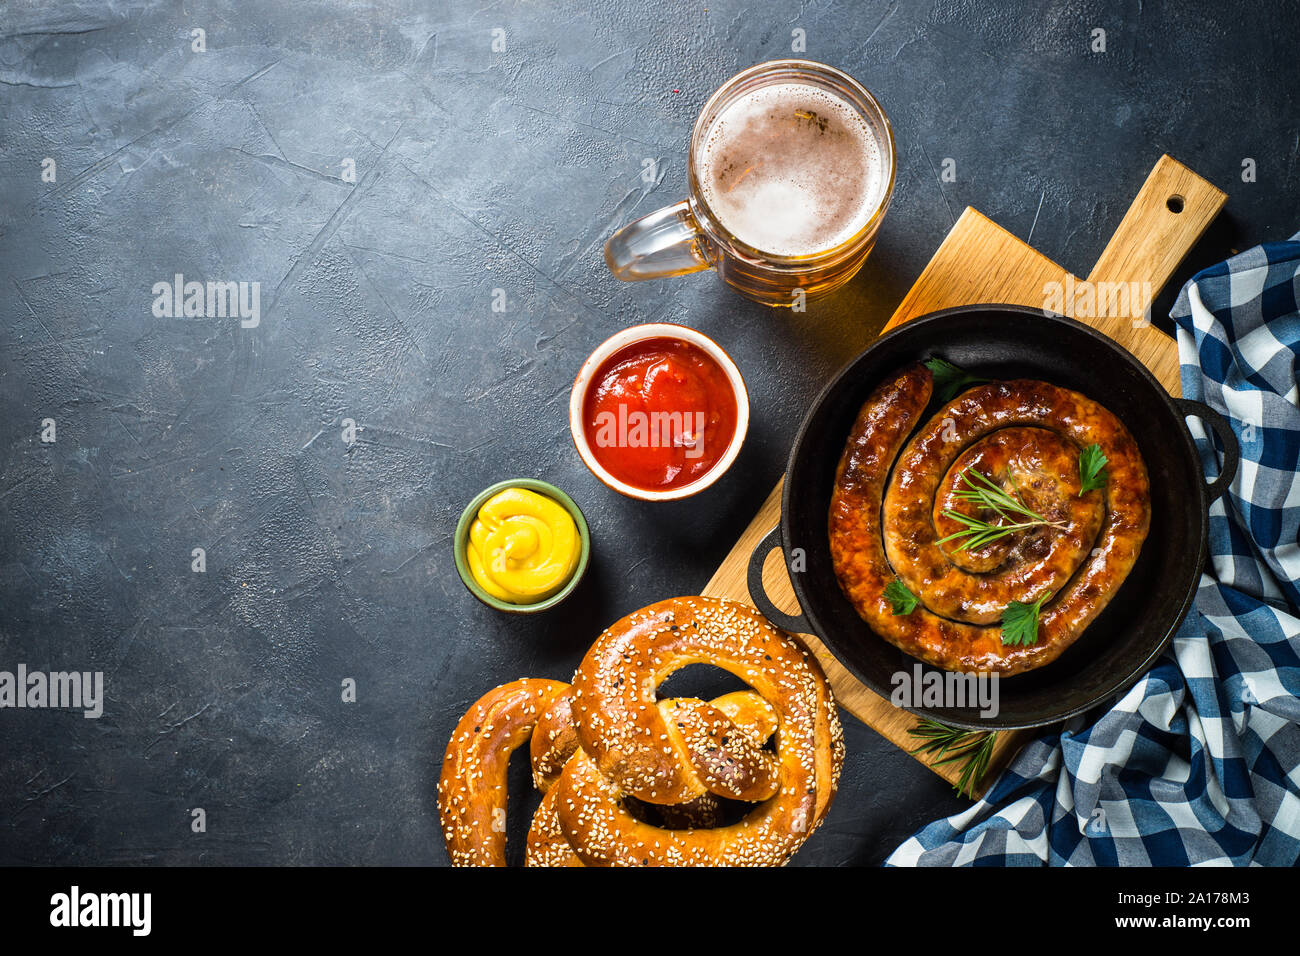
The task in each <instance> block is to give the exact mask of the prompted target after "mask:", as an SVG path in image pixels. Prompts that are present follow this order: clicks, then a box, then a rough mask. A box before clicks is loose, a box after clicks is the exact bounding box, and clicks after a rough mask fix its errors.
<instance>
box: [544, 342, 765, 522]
mask: <svg viewBox="0 0 1300 956" xmlns="http://www.w3.org/2000/svg"><path fill="white" fill-rule="evenodd" d="M646 339H678V340H680V341H683V342H689V343H690V344H691V345H694V346H696V347H697V348H699V349H702V350H703V351H704V352H706V353H707V354H708V355H709V356H711V357H712V358H713V360H714V361H715V362H717V363H718V366H719V367H720V368H721V369H722V370H723V372H725V373H726V375H727V380H728V381H729V382H730V383H731V390H732V392H733V394H734V395H735V397H736V431H735V433H734V434H733V435H732V436H731V444H730V445H728V446H727V450H726V452H725V453H724V454H723V456H722V457H721V458H720V459H718V462H717V464H715V465H714V466H713V467H712V468H710V469H709V470H708V471H707V472H705V473H704V474H703V475H701V476H700V477H699V478H697V479H696V480H695V481H692V482H691V483H690V484H688V485H682V486H681V487H679V488H665V489H663V490H662V491H652V490H650V489H647V488H638V487H637V486H636V485H629V484H628V483H627V482H625V481H620V480H619V479H618V478H615V477H614V476H613V475H611V474H610V473H609V472H608V471H606V470H605V468H604V466H603V465H601V463H600V462H599V461H597V460H596V456H595V455H594V454H593V453H592V450H591V446H590V444H588V442H587V430H586V429H585V428H584V427H583V422H582V418H583V406H584V405H585V404H586V400H587V390H588V389H589V388H590V387H591V381H592V379H593V378H594V377H595V375H596V373H597V372H598V371H599V370H600V367H601V366H602V365H604V364H605V361H606V360H607V359H608V358H609V357H610V356H611V355H613V354H614V353H615V352H617V351H619V350H620V349H624V348H626V347H627V346H629V345H633V344H635V343H637V342H644V341H645V340H646ZM748 431H749V392H748V390H747V389H746V388H745V380H744V379H743V378H741V375H740V369H738V368H736V363H735V362H733V361H732V360H731V356H730V355H728V354H727V353H726V352H725V351H723V349H722V347H721V346H720V345H718V343H717V342H715V341H713V339H711V338H709V337H708V336H707V335H705V334H704V333H703V332H697V331H696V330H695V329H692V328H690V327H689V326H685V325H676V324H674V323H671V322H652V323H649V324H646V325H634V326H632V327H631V328H626V329H623V330H622V331H621V332H616V333H615V334H614V335H611V336H610V337H609V338H607V339H606V340H605V341H604V342H602V343H601V344H600V346H599V347H598V348H597V349H596V351H594V352H592V353H591V355H590V357H588V359H587V361H586V362H584V363H583V365H582V368H581V369H579V370H578V376H577V378H575V379H574V380H573V390H572V391H571V392H570V393H569V432H570V433H571V434H572V435H573V444H574V445H575V446H576V447H577V449H578V454H579V455H581V456H582V460H583V461H584V462H585V463H586V465H587V467H588V468H590V469H591V472H592V474H594V475H595V476H596V477H597V478H599V479H600V480H601V481H602V482H603V483H604V484H605V485H606V486H608V487H610V488H613V489H614V490H615V491H617V492H618V493H619V494H621V495H627V497H629V498H639V499H641V500H642V501H673V500H676V499H678V498H689V497H690V496H691V495H694V494H698V493H699V492H701V491H703V490H704V489H705V488H707V487H709V486H710V485H712V484H713V483H714V482H715V481H717V480H718V479H719V478H721V477H722V476H723V475H724V474H725V473H726V471H727V469H728V468H730V467H731V463H732V462H733V461H735V460H736V456H737V455H738V454H740V446H741V445H743V444H744V443H745V433H746V432H748Z"/></svg>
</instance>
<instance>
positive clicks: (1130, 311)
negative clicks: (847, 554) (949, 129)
mask: <svg viewBox="0 0 1300 956" xmlns="http://www.w3.org/2000/svg"><path fill="white" fill-rule="evenodd" d="M1227 198H1228V196H1227V194H1226V193H1224V192H1222V191H1220V190H1218V189H1216V188H1215V187H1214V186H1212V185H1210V184H1209V183H1208V182H1206V181H1205V180H1204V179H1202V178H1201V177H1200V176H1197V175H1196V174H1195V173H1193V172H1192V171H1191V170H1190V169H1188V168H1187V167H1186V166H1184V165H1182V164H1181V163H1179V162H1177V161H1176V160H1174V159H1171V158H1170V157H1169V156H1162V157H1160V161H1159V162H1158V163H1156V165H1155V168H1154V169H1153V170H1152V171H1151V175H1150V176H1148V177H1147V181H1146V182H1145V183H1144V184H1143V186H1142V188H1141V189H1140V190H1139V191H1138V194H1137V198H1136V199H1134V200H1133V204H1132V205H1131V206H1130V207H1129V210H1128V212H1127V214H1126V215H1125V216H1124V219H1123V221H1122V222H1121V223H1120V224H1119V228H1118V229H1116V230H1115V234H1114V236H1112V237H1111V240H1110V243H1109V244H1108V245H1107V246H1106V249H1105V251H1104V252H1103V253H1102V254H1101V258H1100V259H1099V260H1097V264H1096V266H1094V267H1093V270H1092V272H1091V273H1090V274H1089V275H1088V278H1087V282H1088V283H1089V285H1088V286H1083V285H1081V284H1080V280H1079V279H1077V278H1075V277H1074V276H1072V275H1070V274H1069V273H1068V272H1067V271H1066V270H1065V269H1063V268H1061V267H1060V266H1058V265H1057V264H1056V263H1055V262H1053V261H1052V260H1050V259H1048V258H1047V257H1046V256H1044V255H1042V254H1041V253H1039V252H1037V251H1036V250H1034V249H1033V248H1032V247H1030V246H1029V245H1027V244H1026V243H1024V242H1022V241H1021V240H1020V239H1017V238H1016V237H1015V236H1013V235H1011V233H1009V232H1007V231H1006V230H1005V229H1003V228H1002V227H1001V226H999V225H998V224H997V223H995V222H993V221H991V220H989V219H988V218H986V217H985V216H983V215H981V214H980V213H979V212H977V211H976V210H974V209H972V208H970V207H967V208H966V210H965V211H964V212H963V213H962V216H961V218H960V219H959V220H958V221H957V224H956V225H955V226H953V227H952V231H951V232H949V233H948V236H947V238H946V239H944V241H943V244H942V245H940V246H939V249H938V251H937V252H935V254H934V258H932V259H931V260H930V263H929V265H927V266H926V267H925V270H924V271H923V272H922V273H921V275H920V277H919V278H918V279H917V280H916V283H915V284H914V285H913V286H912V288H911V291H909V292H908V293H907V295H906V296H905V297H904V298H903V301H902V304H901V305H899V307H898V310H897V311H896V312H895V313H894V315H893V318H891V319H890V320H889V323H888V324H887V325H886V326H885V331H888V330H889V329H892V328H894V327H895V326H897V325H901V324H902V323H903V322H906V321H908V320H909V319H914V318H916V317H917V316H920V315H925V314H926V313H929V312H934V311H936V310H938V309H946V308H949V307H951V306H958V305H971V304H974V303H981V302H1005V303H1014V304H1017V305H1027V306H1032V307H1034V308H1046V309H1049V310H1050V311H1057V312H1064V313H1065V314H1067V315H1070V316H1073V317H1074V318H1077V319H1078V320H1079V321H1081V322H1086V323H1088V324H1089V325H1091V326H1093V327H1094V328H1097V329H1100V330H1101V331H1103V332H1105V333H1106V334H1107V335H1109V336H1110V337H1111V338H1113V339H1114V340H1115V341H1117V342H1119V343H1120V344H1122V345H1123V346H1125V347H1126V348H1127V349H1128V350H1129V351H1130V352H1132V353H1133V354H1134V355H1135V356H1137V358H1138V359H1140V360H1141V361H1142V363H1143V364H1145V365H1146V366H1147V368H1149V369H1150V370H1151V371H1152V373H1153V374H1154V375H1155V376H1156V378H1157V379H1159V380H1160V382H1161V383H1162V384H1163V385H1164V386H1165V388H1167V389H1168V390H1169V392H1170V393H1171V394H1173V395H1180V394H1181V388H1180V385H1179V378H1178V350H1177V347H1176V346H1175V344H1174V340H1173V339H1172V338H1170V337H1169V336H1168V335H1165V334H1164V333H1163V332H1161V331H1160V330H1159V329H1157V328H1155V327H1154V326H1152V325H1151V324H1150V321H1149V317H1147V318H1144V312H1145V311H1146V310H1147V309H1149V308H1150V305H1151V302H1152V301H1153V300H1154V298H1155V296H1156V295H1158V294H1159V292H1160V290H1161V289H1162V288H1163V287H1164V285H1165V283H1166V282H1168V281H1169V278H1170V276H1171V275H1173V272H1174V270H1175V269H1176V268H1177V267H1178V264H1179V263H1180V262H1182V260H1183V257H1184V256H1186V255H1187V253H1188V252H1189V251H1190V250H1191V248H1192V246H1193V245H1195V244H1196V241H1197V240H1198V239H1199V238H1200V237H1201V234H1202V233H1203V232H1204V231H1205V229H1206V227H1208V226H1209V224H1210V222H1211V221H1212V220H1213V219H1214V217H1215V216H1216V215H1217V214H1218V212H1219V210H1220V209H1221V208H1222V207H1223V204H1224V203H1225V202H1226V201H1227ZM1121 282H1122V283H1136V286H1126V287H1125V288H1126V290H1127V291H1135V292H1139V293H1140V294H1138V295H1132V296H1128V297H1127V298H1128V301H1127V303H1125V302H1124V301H1123V297H1122V296H1120V295H1118V294H1117V295H1116V296H1115V297H1114V298H1111V297H1110V296H1109V295H1106V296H1104V300H1105V303H1106V304H1105V305H1104V306H1102V307H1100V308H1099V307H1098V306H1097V305H1096V302H1097V296H1096V292H1097V291H1098V290H1099V289H1100V290H1101V291H1102V292H1103V293H1107V292H1108V290H1111V289H1117V288H1118V287H1116V286H1102V285H1101V284H1102V283H1121ZM1049 283H1059V284H1060V285H1059V286H1057V287H1056V288H1059V289H1060V290H1061V292H1062V295H1063V297H1068V296H1070V293H1071V292H1073V293H1074V297H1073V298H1070V299H1069V301H1065V302H1063V303H1062V304H1061V305H1060V306H1057V305H1056V304H1054V303H1048V302H1047V293H1046V292H1045V289H1044V287H1045V286H1047V285H1048V284H1049ZM1089 288H1091V290H1092V292H1093V296H1092V304H1091V305H1090V304H1089V299H1088V289H1089ZM1076 302H1077V304H1078V308H1077V309H1076V308H1075V304H1076ZM1125 305H1127V308H1123V307H1124V306H1125ZM1095 312H1111V313H1112V314H1110V315H1108V316H1105V317H1101V318H1098V317H1094V315H1093V314H1092V313H1095ZM1076 313H1077V314H1076ZM1114 313H1120V314H1114ZM845 358H846V360H847V359H848V358H850V357H849V356H845ZM836 453H837V454H838V451H837V452H836ZM780 520H781V484H778V485H777V486H776V488H774V489H773V490H772V493H771V494H770V495H768V497H767V500H766V501H765V502H764V503H763V507H762V508H760V509H759V512H758V514H757V515H756V516H755V518H754V520H753V521H751V522H750V523H749V527H748V528H746V529H745V532H744V534H742V535H741V536H740V540H739V541H737V542H736V544H735V546H734V547H733V548H732V549H731V552H730V553H729V554H728V555H727V557H726V559H725V560H724V561H723V562H722V565H721V566H720V567H719V568H718V570H717V571H716V572H715V573H714V575H713V577H712V578H711V579H710V581H709V583H708V585H707V586H706V587H705V588H704V591H703V592H702V593H704V594H705V595H708V596H711V597H719V598H728V599H730V600H733V601H741V602H743V603H745V604H750V605H752V604H753V602H752V601H751V600H750V598H749V590H748V588H747V586H746V584H745V574H746V570H747V568H748V565H749V556H750V553H751V552H752V551H753V550H754V548H755V546H756V545H757V544H758V542H759V541H760V540H761V539H762V538H763V536H764V535H766V534H767V533H768V532H769V531H771V530H772V528H773V527H774V526H775V525H777V524H779V523H780ZM763 581H764V584H765V585H766V588H767V593H768V594H769V595H770V596H771V598H772V600H773V603H775V604H776V606H777V607H779V608H782V609H783V610H786V611H788V612H789V613H792V614H793V613H798V602H797V601H796V600H795V596H794V589H793V588H792V587H791V586H790V578H789V576H788V575H787V573H786V569H785V562H784V560H783V559H782V557H781V552H780V550H779V549H773V551H772V553H771V554H769V555H768V557H767V563H766V565H765V566H764V569H763ZM804 639H805V641H806V642H807V643H808V644H809V645H810V646H811V647H812V649H813V650H814V651H815V652H816V654H817V657H818V659H819V660H820V661H821V664H822V666H823V667H824V668H825V669H826V672H827V674H828V675H829V677H830V681H831V684H832V686H833V687H834V689H835V695H836V697H837V699H838V700H839V703H840V705H841V706H842V707H844V709H846V710H847V711H849V713H851V714H853V715H854V716H855V717H857V718H858V719H860V720H862V721H863V722H864V723H866V724H869V725H870V726H871V727H873V728H875V730H876V731H878V732H879V733H880V734H881V735H882V736H884V737H886V738H888V739H889V740H891V741H893V742H894V743H895V744H897V745H898V746H899V747H901V748H903V749H904V750H907V751H911V750H913V749H914V748H915V747H916V745H917V740H916V738H914V737H912V736H911V735H910V734H909V733H908V731H909V729H911V728H913V727H915V726H916V724H917V718H916V717H915V716H914V715H912V714H910V713H908V712H907V711H905V710H902V709H900V708H897V707H894V706H893V705H892V704H890V703H889V702H888V701H887V700H885V699H884V698H882V697H880V696H879V695H877V694H876V693H875V692H873V691H871V690H869V689H868V688H867V687H865V686H864V685H863V684H861V683H860V682H859V681H858V680H857V679H856V678H855V677H853V675H851V674H850V673H849V672H848V671H847V670H845V669H844V667H843V666H841V665H840V663H839V662H838V661H837V660H835V658H834V657H832V656H831V654H830V652H829V651H827V650H826V648H825V646H823V645H822V644H821V642H819V641H818V640H817V639H816V638H815V637H813V636H811V635H806V636H805V638H804ZM1034 733H1035V732H1034V731H1006V732H1003V733H1001V734H1000V735H999V739H998V741H997V744H996V746H995V749H994V752H993V758H992V760H991V761H990V765H989V771H988V773H987V774H985V777H984V781H983V784H984V786H983V787H981V788H980V792H981V793H982V792H983V790H984V788H985V787H987V786H988V785H989V784H990V783H992V781H993V780H994V779H996V777H997V773H998V771H999V770H1000V769H1001V768H1002V767H1004V766H1005V765H1006V763H1007V762H1009V761H1010V760H1011V758H1012V757H1013V756H1014V755H1015V752H1016V751H1017V750H1018V749H1019V748H1020V746H1021V745H1022V744H1023V743H1025V741H1026V740H1028V739H1030V738H1032V736H1033V735H1034ZM922 759H923V758H922ZM933 769H934V770H935V772H936V773H938V774H939V775H940V776H942V777H943V778H944V779H946V780H948V781H949V782H952V783H954V784H955V783H956V779H957V774H958V773H959V768H958V766H957V765H956V764H955V763H954V764H948V765H945V766H938V767H933Z"/></svg>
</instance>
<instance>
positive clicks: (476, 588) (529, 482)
mask: <svg viewBox="0 0 1300 956" xmlns="http://www.w3.org/2000/svg"><path fill="white" fill-rule="evenodd" d="M507 488H526V489H527V490H529V491H535V492H537V493H538V494H539V495H545V496H546V497H547V498H550V499H551V500H552V501H554V502H556V503H557V504H559V505H560V506H562V507H563V508H564V510H565V511H567V512H568V513H569V514H570V515H571V516H572V518H573V523H574V524H576V525H577V526H578V544H579V551H578V566H577V567H576V568H574V569H573V574H572V575H571V576H570V577H569V580H568V582H567V583H566V584H565V585H564V587H562V588H560V590H558V591H557V592H555V593H554V594H552V595H551V596H550V597H548V598H546V599H545V600H544V601H538V602H537V603H536V604H511V603H509V602H508V601H502V600H501V599H500V598H495V597H493V596H492V595H491V594H488V593H487V592H486V591H484V590H483V588H482V587H481V586H480V585H479V583H478V582H477V581H475V580H474V575H473V574H471V573H470V570H469V560H468V558H466V556H465V548H466V546H467V545H468V544H469V529H470V525H472V524H473V523H474V519H475V517H477V516H478V510H479V509H480V508H482V507H483V504H484V502H486V501H487V500H488V499H489V498H491V497H492V496H493V495H495V494H496V493H497V492H500V491H505V490H506V489H507ZM452 549H453V551H454V552H455V556H456V572H457V573H458V574H459V575H460V579H461V582H462V583H464V585H465V587H467V588H468V589H469V593H470V594H472V595H474V596H475V597H476V598H478V599H479V601H481V602H482V603H484V604H486V605H487V606H488V607H490V608H495V609H496V610H498V611H504V612H505V613H507V614H535V613H537V612H538V611H546V610H549V609H550V608H553V607H555V605H557V604H559V603H560V602H561V601H563V600H564V599H565V598H566V597H568V596H569V595H570V594H571V593H573V590H574V589H575V588H576V587H577V586H578V584H579V583H580V582H581V581H582V576H583V575H584V574H586V573H587V561H588V560H589V559H590V557H591V531H590V530H589V529H588V528H587V519H586V518H585V517H584V516H583V514H582V509H581V508H579V507H578V506H577V504H576V503H575V502H574V500H573V499H572V498H570V497H569V496H568V495H566V494H565V493H564V492H563V491H561V490H560V489H559V488H556V487H555V486H554V485H552V484H550V483H548V482H545V481H538V480H537V479H536V478H509V479H507V480H505V481H498V482H497V483H496V484H495V485H490V486H489V487H487V488H484V489H483V490H482V491H480V492H479V493H478V494H477V495H476V496H475V497H474V500H472V501H471V502H470V503H469V504H468V505H466V506H465V510H464V511H462V512H461V515H460V521H458V522H456V534H455V535H454V536H453V538H452Z"/></svg>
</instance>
